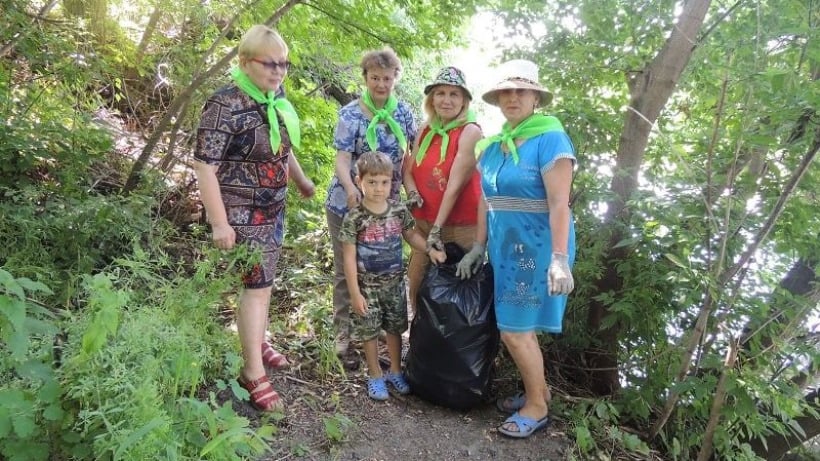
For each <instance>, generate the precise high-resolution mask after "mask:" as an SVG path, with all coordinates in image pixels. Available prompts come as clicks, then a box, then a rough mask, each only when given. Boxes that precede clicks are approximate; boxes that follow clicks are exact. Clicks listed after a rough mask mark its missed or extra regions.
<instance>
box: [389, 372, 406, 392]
mask: <svg viewBox="0 0 820 461" xmlns="http://www.w3.org/2000/svg"><path fill="white" fill-rule="evenodd" d="M384 380H385V381H387V382H388V383H390V384H392V385H393V387H394V388H395V389H396V392H398V393H399V394H401V395H407V394H409V393H410V385H409V384H407V380H405V379H404V374H402V373H401V372H399V373H387V374H386V375H384Z"/></svg>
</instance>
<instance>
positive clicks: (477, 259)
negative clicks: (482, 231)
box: [456, 242, 484, 280]
mask: <svg viewBox="0 0 820 461" xmlns="http://www.w3.org/2000/svg"><path fill="white" fill-rule="evenodd" d="M483 264H484V245H482V244H480V243H478V242H475V243H473V248H472V249H471V250H470V251H469V252H468V253H467V254H466V255H464V257H463V258H461V261H459V262H458V265H457V266H456V276H458V277H459V278H460V279H461V280H467V279H468V278H470V277H472V276H474V275H475V274H477V273H478V271H479V270H480V269H481V266H482V265H483Z"/></svg>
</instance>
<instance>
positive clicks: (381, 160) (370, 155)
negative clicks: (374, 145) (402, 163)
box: [356, 151, 393, 178]
mask: <svg viewBox="0 0 820 461" xmlns="http://www.w3.org/2000/svg"><path fill="white" fill-rule="evenodd" d="M367 174H369V175H385V176H391V177H392V176H393V162H392V161H391V160H390V157H388V156H387V154H385V153H383V152H378V151H370V152H365V153H364V154H362V155H361V156H360V157H359V159H358V160H356V175H357V176H358V177H359V178H363V177H364V175H367Z"/></svg>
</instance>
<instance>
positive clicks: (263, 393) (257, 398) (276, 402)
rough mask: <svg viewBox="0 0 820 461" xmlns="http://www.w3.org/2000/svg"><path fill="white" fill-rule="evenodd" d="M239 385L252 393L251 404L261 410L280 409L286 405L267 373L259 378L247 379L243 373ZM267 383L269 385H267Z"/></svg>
mask: <svg viewBox="0 0 820 461" xmlns="http://www.w3.org/2000/svg"><path fill="white" fill-rule="evenodd" d="M237 381H238V382H239V385H240V386H242V388H244V389H245V390H246V391H248V392H249V393H250V394H251V405H253V407H254V408H256V409H257V410H259V411H278V410H281V409H282V407H283V406H284V405H283V403H282V399H280V398H279V394H278V393H277V392H276V391H275V390H274V389H273V386H271V384H270V381H268V377H267V375H262V377H261V378H259V379H254V380H245V378H243V377H242V376H241V375H240V376H239V378H238V379H237ZM265 384H267V387H266V386H265Z"/></svg>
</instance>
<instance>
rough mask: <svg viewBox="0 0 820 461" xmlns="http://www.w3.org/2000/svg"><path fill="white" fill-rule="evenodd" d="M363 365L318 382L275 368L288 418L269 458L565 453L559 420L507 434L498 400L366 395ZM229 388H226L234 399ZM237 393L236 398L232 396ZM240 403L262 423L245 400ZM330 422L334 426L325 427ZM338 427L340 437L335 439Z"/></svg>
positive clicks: (388, 460)
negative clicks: (450, 402) (443, 402)
mask: <svg viewBox="0 0 820 461" xmlns="http://www.w3.org/2000/svg"><path fill="white" fill-rule="evenodd" d="M361 373H362V372H361V371H357V372H351V373H349V374H348V378H347V379H345V380H344V381H341V382H337V383H331V384H328V385H325V386H320V385H318V384H316V383H314V382H311V381H309V380H306V379H301V378H299V377H298V374H299V371H298V370H296V371H288V372H285V373H272V374H271V382H272V383H273V386H274V387H275V388H276V389H277V390H278V391H279V393H280V394H281V395H282V397H283V398H284V399H285V401H286V402H287V405H288V406H287V409H286V412H285V413H286V414H285V417H284V419H282V420H281V421H278V422H277V423H276V426H277V427H278V428H279V433H278V434H277V436H276V439H275V442H274V444H273V446H272V447H271V449H272V453H271V454H270V455H268V456H266V457H264V458H263V459H264V460H266V461H268V460H269V461H284V460H322V461H324V460H340V461H362V460H368V461H376V460H385V461H392V460H414V461H415V460H431V461H432V460H436V461H450V460H533V461H534V460H538V461H542V460H550V461H556V460H564V459H567V457H566V455H565V453H566V451H567V450H568V447H569V441H568V440H567V438H566V437H565V435H564V433H563V432H562V424H561V421H560V420H555V421H554V422H553V425H552V426H551V427H550V428H549V429H547V430H546V431H541V432H539V433H536V434H535V435H533V436H532V437H530V438H529V439H526V440H512V439H508V438H506V437H504V436H502V435H500V434H499V433H498V432H496V430H495V427H496V426H497V425H498V424H499V423H500V422H501V421H502V419H503V418H504V415H503V414H501V413H499V412H498V410H496V408H495V406H494V405H492V404H487V405H484V406H482V407H480V408H477V409H474V410H471V411H469V412H458V411H454V410H450V409H447V408H443V407H439V406H435V405H432V404H429V403H427V402H425V401H423V400H421V399H419V398H418V397H415V396H413V395H409V396H398V395H395V394H391V398H390V399H389V400H388V401H387V402H376V401H373V400H371V399H370V398H369V397H368V396H367V391H366V389H365V388H364V386H363V383H364V379H363V378H362V375H361ZM228 392H229V391H225V392H223V393H222V397H223V398H225V399H228V398H231V396H230V394H228ZM234 400H235V399H234ZM234 408H236V409H237V410H238V411H239V412H240V413H242V414H245V415H246V416H248V417H249V418H251V419H252V420H254V421H255V422H257V423H258V421H259V419H258V417H259V416H258V414H257V413H256V412H255V411H254V410H253V409H252V408H251V407H250V406H249V405H248V403H247V402H241V401H236V400H235V402H234ZM326 423H329V424H330V426H331V429H327V428H326ZM333 426H339V427H340V432H339V434H338V437H336V438H337V440H335V441H333V440H331V439H332V438H334V437H333V434H335V432H334V430H333V429H332V427H333Z"/></svg>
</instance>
